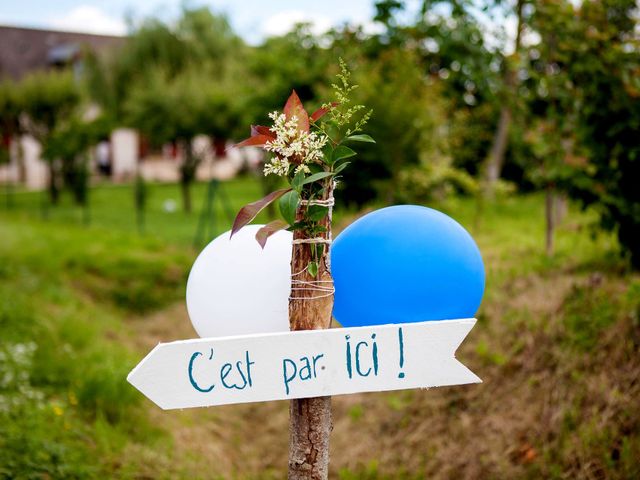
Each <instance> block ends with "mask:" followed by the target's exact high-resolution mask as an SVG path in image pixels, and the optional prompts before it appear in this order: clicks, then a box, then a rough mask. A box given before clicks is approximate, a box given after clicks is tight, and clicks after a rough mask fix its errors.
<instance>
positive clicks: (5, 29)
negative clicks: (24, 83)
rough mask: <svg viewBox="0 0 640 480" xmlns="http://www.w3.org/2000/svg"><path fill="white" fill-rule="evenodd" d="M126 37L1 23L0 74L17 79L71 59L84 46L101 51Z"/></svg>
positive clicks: (122, 41)
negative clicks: (3, 24) (12, 25)
mask: <svg viewBox="0 0 640 480" xmlns="http://www.w3.org/2000/svg"><path fill="white" fill-rule="evenodd" d="M125 38H126V37H117V36H112V35H94V34H89V33H76V32H61V31H57V30H40V29H36V28H24V27H11V26H2V25H0V77H4V76H9V77H12V78H14V79H16V80H17V79H20V78H21V77H23V76H24V75H26V74H27V73H30V72H32V71H34V70H42V69H46V68H48V67H50V66H52V65H54V64H58V63H62V62H67V61H70V60H72V59H73V57H74V55H76V54H77V53H79V52H80V51H81V49H82V48H83V47H86V48H89V49H91V50H94V51H100V50H104V49H107V48H111V47H117V46H119V45H122V44H124V41H125Z"/></svg>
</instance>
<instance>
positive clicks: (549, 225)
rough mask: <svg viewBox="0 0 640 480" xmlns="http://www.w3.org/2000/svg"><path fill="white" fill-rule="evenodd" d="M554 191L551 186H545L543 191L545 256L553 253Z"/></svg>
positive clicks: (554, 225)
mask: <svg viewBox="0 0 640 480" xmlns="http://www.w3.org/2000/svg"><path fill="white" fill-rule="evenodd" d="M554 203H555V193H554V188H553V186H551V185H549V186H547V190H546V193H545V209H544V210H545V218H546V229H545V251H546V253H547V256H549V257H550V256H552V255H553V237H554V232H555V227H556V224H555V220H556V216H555V211H554V210H555V209H554Z"/></svg>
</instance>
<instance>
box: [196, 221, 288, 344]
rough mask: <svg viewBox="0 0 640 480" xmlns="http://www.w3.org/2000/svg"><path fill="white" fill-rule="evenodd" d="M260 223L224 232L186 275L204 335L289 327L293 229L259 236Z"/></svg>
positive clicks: (207, 248) (197, 319) (284, 329)
mask: <svg viewBox="0 0 640 480" xmlns="http://www.w3.org/2000/svg"><path fill="white" fill-rule="evenodd" d="M260 227H262V225H248V226H246V227H244V228H243V229H242V230H240V231H239V232H238V233H236V234H235V235H234V236H233V238H231V239H230V238H229V236H230V233H231V232H225V233H223V234H222V235H220V236H219V237H217V238H215V239H214V240H213V241H212V242H211V243H209V245H207V246H206V247H205V248H204V250H202V252H201V253H200V255H198V258H196V261H195V262H194V264H193V267H191V272H190V273H189V279H188V280H187V310H188V312H189V317H190V318H191V323H192V324H193V328H195V329H196V332H198V335H200V336H201V337H223V336H230V335H246V334H252V333H268V332H282V331H288V330H289V295H290V292H291V270H290V268H291V267H290V263H291V245H292V241H293V235H292V233H291V232H287V231H284V230H283V231H279V232H277V233H275V234H273V235H272V236H271V237H269V240H268V241H267V244H266V246H265V248H264V250H263V249H262V248H261V247H260V245H259V244H258V242H257V241H256V239H255V235H256V232H257V231H258V229H259V228H260Z"/></svg>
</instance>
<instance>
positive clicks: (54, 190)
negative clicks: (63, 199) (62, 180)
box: [49, 160, 60, 205]
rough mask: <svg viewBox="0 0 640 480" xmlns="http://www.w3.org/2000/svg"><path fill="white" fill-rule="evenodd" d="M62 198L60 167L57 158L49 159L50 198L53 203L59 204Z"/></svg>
mask: <svg viewBox="0 0 640 480" xmlns="http://www.w3.org/2000/svg"><path fill="white" fill-rule="evenodd" d="M59 199H60V188H59V186H58V169H57V168H56V160H50V161H49V200H50V201H51V204H52V205H57V204H58V200H59Z"/></svg>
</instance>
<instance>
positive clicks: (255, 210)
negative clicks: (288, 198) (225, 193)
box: [231, 188, 291, 237]
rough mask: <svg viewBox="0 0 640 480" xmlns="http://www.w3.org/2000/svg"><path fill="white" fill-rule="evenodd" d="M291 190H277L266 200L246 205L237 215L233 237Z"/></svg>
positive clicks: (232, 232)
mask: <svg viewBox="0 0 640 480" xmlns="http://www.w3.org/2000/svg"><path fill="white" fill-rule="evenodd" d="M290 191H291V189H290V188H283V189H282V190H276V191H275V192H271V193H270V194H269V195H267V196H266V197H264V198H261V199H260V200H258V201H256V202H253V203H250V204H249V205H245V206H244V207H242V208H241V209H240V211H239V212H238V215H236V219H235V220H234V221H233V227H232V228H231V236H232V237H233V235H235V234H236V233H237V232H238V230H240V229H241V228H242V227H244V226H245V225H246V224H247V223H249V222H250V221H251V220H253V219H254V218H256V216H257V215H258V214H259V213H260V212H261V211H262V209H263V208H265V207H266V206H267V205H269V204H270V203H273V202H274V201H276V200H277V199H278V198H280V197H281V196H283V195H284V194H285V193H287V192H290Z"/></svg>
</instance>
